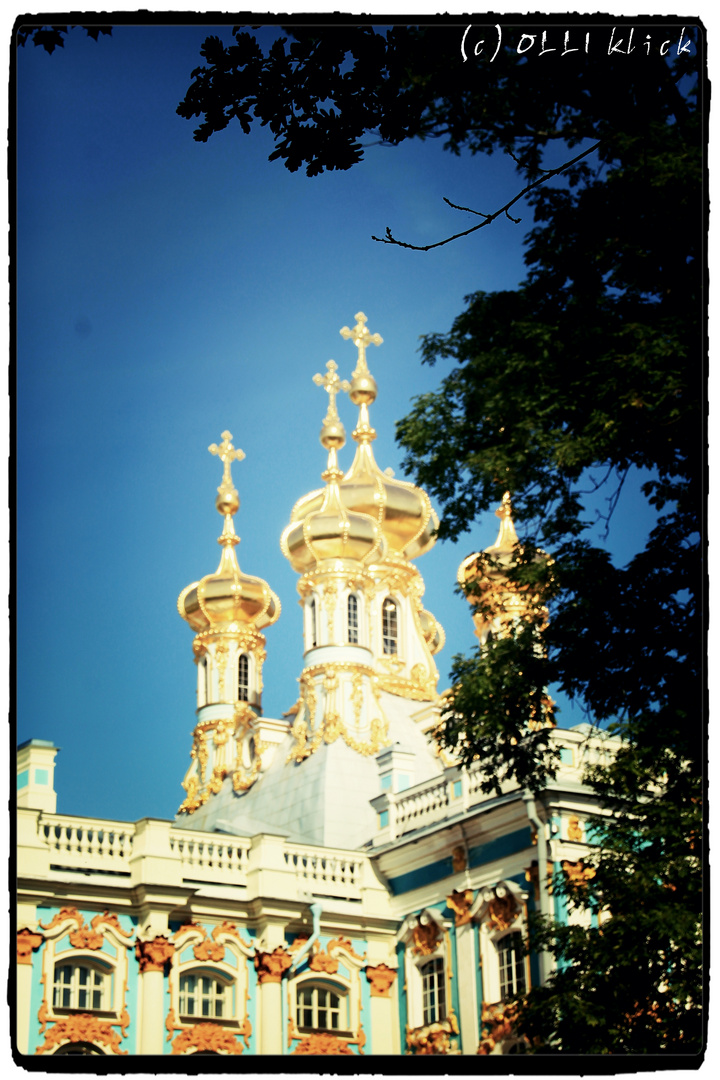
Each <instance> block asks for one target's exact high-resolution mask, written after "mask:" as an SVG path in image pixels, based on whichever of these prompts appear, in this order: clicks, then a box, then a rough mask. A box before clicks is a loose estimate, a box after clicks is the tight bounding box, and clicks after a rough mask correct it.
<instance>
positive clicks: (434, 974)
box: [420, 956, 445, 1024]
mask: <svg viewBox="0 0 720 1080" xmlns="http://www.w3.org/2000/svg"><path fill="white" fill-rule="evenodd" d="M420 978H421V980H422V1011H423V1024H436V1023H438V1022H439V1021H440V1020H444V1019H445V965H444V964H443V961H442V957H439V956H436V957H435V958H434V959H433V960H428V961H427V963H425V964H423V966H422V967H421V969H420Z"/></svg>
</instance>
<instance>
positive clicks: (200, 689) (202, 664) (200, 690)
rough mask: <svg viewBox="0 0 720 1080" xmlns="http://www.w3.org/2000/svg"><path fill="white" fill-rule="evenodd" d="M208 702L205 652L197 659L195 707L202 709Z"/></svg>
mask: <svg viewBox="0 0 720 1080" xmlns="http://www.w3.org/2000/svg"><path fill="white" fill-rule="evenodd" d="M207 703H208V662H207V654H206V655H205V656H201V657H200V659H199V660H198V684H197V707H198V709H202V708H203V706H205V705H207Z"/></svg>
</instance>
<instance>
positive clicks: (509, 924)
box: [470, 880, 531, 1005]
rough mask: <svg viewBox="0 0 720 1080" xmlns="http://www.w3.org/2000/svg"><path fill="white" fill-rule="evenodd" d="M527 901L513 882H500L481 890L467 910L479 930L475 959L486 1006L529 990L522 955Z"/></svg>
mask: <svg viewBox="0 0 720 1080" xmlns="http://www.w3.org/2000/svg"><path fill="white" fill-rule="evenodd" d="M527 899H528V893H527V892H526V891H525V890H524V889H522V888H521V887H520V886H519V885H518V884H517V883H516V882H514V881H510V880H505V881H499V882H498V883H497V884H496V885H495V886H487V887H486V888H484V889H481V890H480V892H479V894H478V897H477V900H476V901H475V903H474V904H473V906H472V908H471V909H470V917H471V919H472V921H473V922H474V923H475V924H476V925H477V928H478V938H477V945H478V949H479V957H478V959H479V961H480V962H481V963H482V969H483V995H484V998H485V1002H486V1003H487V1004H488V1005H499V1004H500V1003H501V1002H504V1001H507V1000H509V999H510V998H512V997H513V996H515V995H516V994H524V993H525V992H526V991H527V990H528V989H529V988H530V985H531V979H530V966H529V958H528V957H527V956H525V955H524V941H525V938H526V936H527Z"/></svg>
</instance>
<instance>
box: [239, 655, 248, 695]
mask: <svg viewBox="0 0 720 1080" xmlns="http://www.w3.org/2000/svg"><path fill="white" fill-rule="evenodd" d="M237 671H238V681H237V690H238V701H248V700H249V699H250V661H249V659H248V656H247V653H240V656H239V657H238V668H237Z"/></svg>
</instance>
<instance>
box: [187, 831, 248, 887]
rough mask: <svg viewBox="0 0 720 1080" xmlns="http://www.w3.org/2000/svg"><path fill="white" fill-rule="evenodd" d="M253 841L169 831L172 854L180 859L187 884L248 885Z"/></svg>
mask: <svg viewBox="0 0 720 1080" xmlns="http://www.w3.org/2000/svg"><path fill="white" fill-rule="evenodd" d="M249 849H250V841H249V840H246V839H244V838H241V837H227V838H226V837H223V838H222V839H218V836H217V834H216V833H210V834H208V833H203V832H190V831H189V830H187V829H177V830H171V831H170V851H171V852H172V854H173V855H175V856H176V857H177V858H179V859H180V862H181V864H182V876H183V878H184V879H186V880H193V881H213V882H217V883H218V884H223V883H226V884H228V885H245V884H246V874H247V866H248V851H249Z"/></svg>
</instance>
